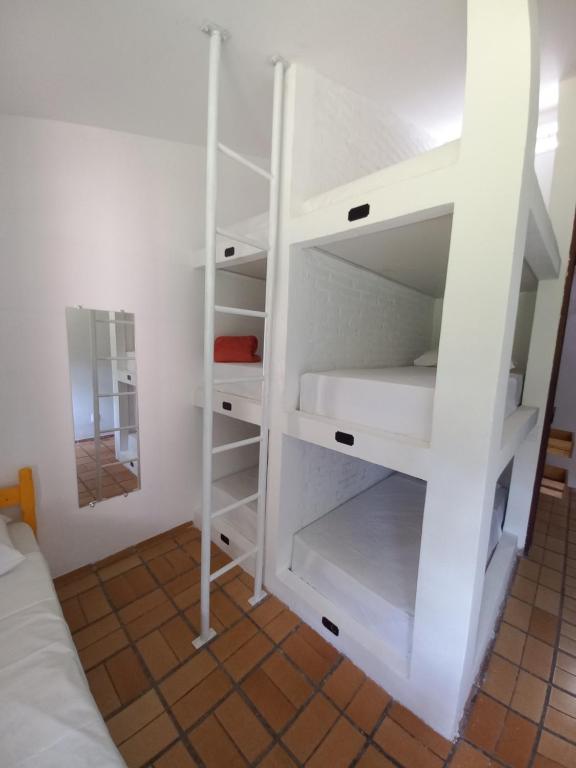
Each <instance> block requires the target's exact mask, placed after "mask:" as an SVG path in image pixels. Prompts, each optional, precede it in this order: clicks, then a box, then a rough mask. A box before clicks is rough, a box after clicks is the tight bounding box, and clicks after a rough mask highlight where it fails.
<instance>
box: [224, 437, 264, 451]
mask: <svg viewBox="0 0 576 768" xmlns="http://www.w3.org/2000/svg"><path fill="white" fill-rule="evenodd" d="M260 442H262V438H261V437H260V435H258V437H249V438H247V439H246V440H237V441H236V442H235V443H224V445H217V446H216V448H212V453H224V451H233V450H234V448H244V446H245V445H256V443H260Z"/></svg>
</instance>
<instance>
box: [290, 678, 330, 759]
mask: <svg viewBox="0 0 576 768" xmlns="http://www.w3.org/2000/svg"><path fill="white" fill-rule="evenodd" d="M337 718H338V711H337V710H336V708H335V707H334V705H333V704H331V703H330V702H329V701H328V699H327V698H326V697H325V696H323V695H322V694H320V693H317V694H316V695H315V696H314V698H313V699H312V701H311V702H310V703H309V704H308V705H307V706H306V707H305V708H304V709H303V710H302V712H301V713H300V715H299V716H298V717H297V719H296V721H295V722H294V723H293V724H292V725H291V726H290V728H289V729H288V731H287V732H286V733H285V735H284V736H283V738H282V740H283V741H284V743H285V744H286V746H287V747H288V749H289V750H290V751H291V752H292V753H293V754H294V755H295V756H296V757H297V758H298V760H300V762H302V763H304V762H306V760H308V758H309V757H310V755H311V754H312V753H313V752H314V750H315V749H316V747H317V746H318V745H319V744H320V742H321V741H322V739H323V738H324V737H325V736H326V734H327V733H328V731H329V730H330V728H331V727H332V725H333V724H334V723H335V722H336V720H337Z"/></svg>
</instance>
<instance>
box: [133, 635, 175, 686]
mask: <svg viewBox="0 0 576 768" xmlns="http://www.w3.org/2000/svg"><path fill="white" fill-rule="evenodd" d="M136 647H137V648H138V650H139V652H140V654H141V656H142V658H143V659H144V663H145V664H146V666H147V667H148V671H149V672H150V674H151V675H152V677H153V678H154V679H155V680H160V679H161V678H163V677H164V676H165V675H167V674H168V672H170V671H171V670H173V669H174V668H175V667H177V666H178V659H177V658H176V655H175V653H174V652H173V651H172V649H171V648H170V646H169V645H168V643H167V642H166V640H165V638H164V636H163V635H162V634H161V633H160V632H159V631H158V630H156V631H154V632H151V633H150V634H149V635H146V637H144V638H142V640H139V641H138V642H137V643H136Z"/></svg>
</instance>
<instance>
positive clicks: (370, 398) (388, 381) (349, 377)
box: [300, 366, 523, 441]
mask: <svg viewBox="0 0 576 768" xmlns="http://www.w3.org/2000/svg"><path fill="white" fill-rule="evenodd" d="M522 383H523V377H522V375H521V374H517V373H512V374H510V378H509V381H508V389H507V392H506V413H505V416H509V415H510V414H511V413H513V412H514V411H515V410H516V408H517V407H518V406H519V405H520V402H521V398H522ZM435 385H436V368H432V367H430V368H428V367H421V366H404V367H400V368H364V369H351V370H336V371H321V372H318V373H305V374H303V375H302V377H301V380H300V410H301V411H304V412H305V413H311V414H316V415H318V416H326V417H328V418H331V419H341V420H342V421H348V422H355V423H357V424H363V425H365V426H368V427H374V428H376V429H381V430H383V431H385V432H395V433H397V434H402V435H407V436H408V437H413V438H416V439H418V440H425V441H429V440H430V435H431V431H432V410H433V404H434V388H435Z"/></svg>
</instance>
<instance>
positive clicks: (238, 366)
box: [214, 363, 262, 400]
mask: <svg viewBox="0 0 576 768" xmlns="http://www.w3.org/2000/svg"><path fill="white" fill-rule="evenodd" d="M252 376H254V377H255V378H257V377H258V376H262V363H214V378H215V379H236V378H244V377H252ZM217 390H218V391H219V392H225V393H226V394H228V395H239V396H240V397H249V398H251V399H252V400H260V399H261V398H262V382H261V381H255V382H254V383H252V382H249V381H246V382H244V381H241V382H235V383H230V384H218V385H217Z"/></svg>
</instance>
